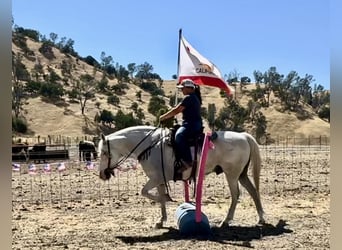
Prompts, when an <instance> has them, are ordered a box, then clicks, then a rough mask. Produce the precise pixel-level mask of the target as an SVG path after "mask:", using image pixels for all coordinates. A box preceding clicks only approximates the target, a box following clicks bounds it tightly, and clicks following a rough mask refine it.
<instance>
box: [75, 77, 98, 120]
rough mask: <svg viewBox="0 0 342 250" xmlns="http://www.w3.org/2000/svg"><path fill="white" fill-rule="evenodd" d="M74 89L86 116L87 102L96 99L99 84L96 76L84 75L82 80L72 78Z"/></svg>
mask: <svg viewBox="0 0 342 250" xmlns="http://www.w3.org/2000/svg"><path fill="white" fill-rule="evenodd" d="M72 85H73V86H72V87H73V89H74V90H75V92H76V93H77V99H78V101H79V102H80V105H81V112H82V115H84V111H85V107H86V103H87V101H88V100H89V99H90V98H92V97H94V95H95V89H96V85H97V82H96V80H95V77H94V76H91V75H89V74H83V75H81V76H80V79H79V80H78V79H75V78H72Z"/></svg>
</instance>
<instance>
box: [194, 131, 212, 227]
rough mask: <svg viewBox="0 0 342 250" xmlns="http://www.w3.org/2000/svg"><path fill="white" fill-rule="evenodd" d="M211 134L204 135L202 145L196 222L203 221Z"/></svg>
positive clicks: (197, 188)
mask: <svg viewBox="0 0 342 250" xmlns="http://www.w3.org/2000/svg"><path fill="white" fill-rule="evenodd" d="M208 136H209V134H206V135H205V137H204V143H203V147H202V154H201V158H200V163H199V166H200V167H199V172H198V182H197V187H196V211H195V220H196V222H201V221H202V214H201V212H202V211H201V205H202V187H203V180H204V168H205V163H206V161H207V155H208V149H209V137H208Z"/></svg>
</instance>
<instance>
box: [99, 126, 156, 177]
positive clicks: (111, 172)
mask: <svg viewBox="0 0 342 250" xmlns="http://www.w3.org/2000/svg"><path fill="white" fill-rule="evenodd" d="M158 128H159V127H156V128H154V129H152V130H151V131H149V132H148V133H147V135H146V136H145V137H144V138H143V139H142V140H141V141H140V142H139V143H138V144H137V145H136V146H135V147H134V148H133V149H132V150H131V151H130V152H129V153H128V154H127V155H126V156H124V157H123V158H121V159H120V160H119V161H118V162H117V163H115V165H114V166H113V167H111V166H110V165H111V159H112V157H111V155H110V145H109V140H107V148H108V165H107V168H106V169H105V172H107V173H110V174H112V175H114V171H113V170H114V169H116V168H117V167H118V166H120V164H122V163H123V162H124V161H125V160H127V158H129V157H130V156H131V155H132V154H133V152H134V151H135V150H136V149H137V148H138V147H139V146H140V144H141V143H143V142H144V141H145V140H146V138H147V137H148V136H150V135H151V134H153V133H154V132H155V131H156V130H157V129H158Z"/></svg>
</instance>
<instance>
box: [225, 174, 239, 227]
mask: <svg viewBox="0 0 342 250" xmlns="http://www.w3.org/2000/svg"><path fill="white" fill-rule="evenodd" d="M226 179H227V181H228V185H229V189H230V194H231V196H232V202H231V204H230V207H229V210H228V214H227V216H226V218H225V219H224V221H222V223H221V225H220V226H221V227H225V226H229V224H230V223H231V222H232V221H233V218H234V213H235V208H236V205H237V202H238V199H239V196H240V191H239V183H238V180H237V178H232V177H229V176H228V175H227V174H226Z"/></svg>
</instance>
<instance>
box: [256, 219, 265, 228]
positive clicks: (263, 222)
mask: <svg viewBox="0 0 342 250" xmlns="http://www.w3.org/2000/svg"><path fill="white" fill-rule="evenodd" d="M265 224H266V221H265V220H264V219H261V220H259V221H258V224H257V225H258V226H263V225H265Z"/></svg>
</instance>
